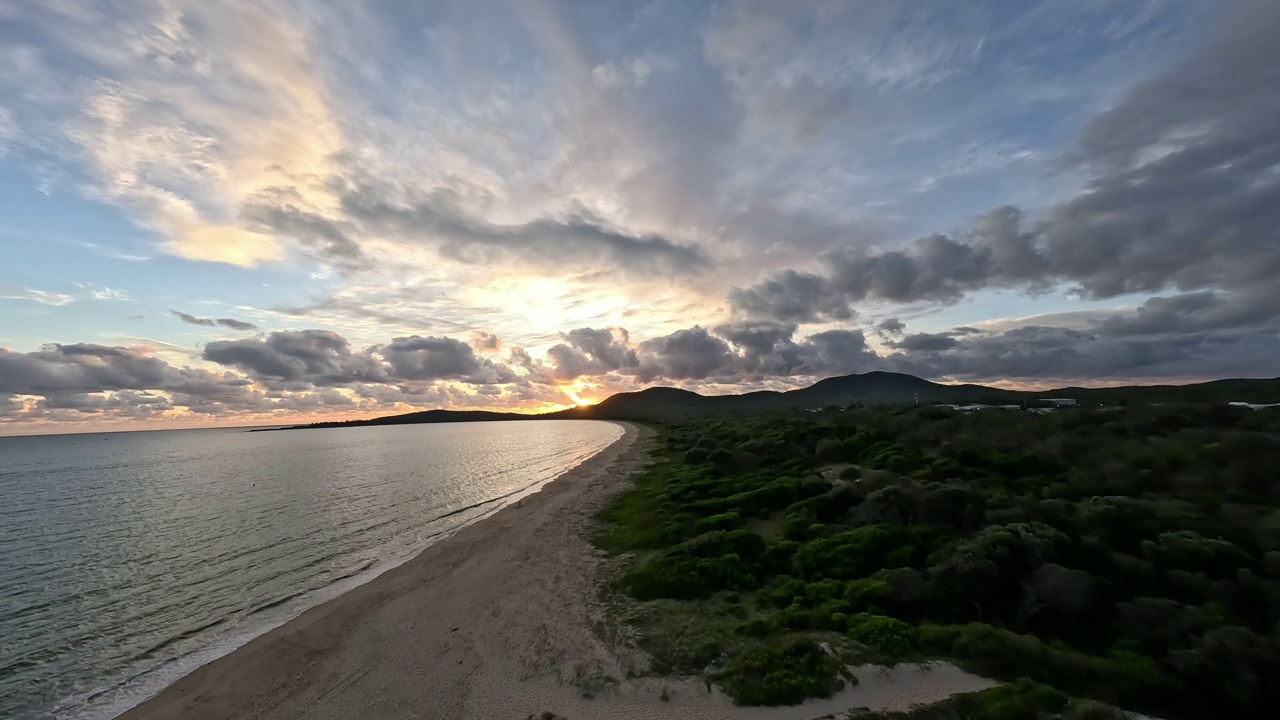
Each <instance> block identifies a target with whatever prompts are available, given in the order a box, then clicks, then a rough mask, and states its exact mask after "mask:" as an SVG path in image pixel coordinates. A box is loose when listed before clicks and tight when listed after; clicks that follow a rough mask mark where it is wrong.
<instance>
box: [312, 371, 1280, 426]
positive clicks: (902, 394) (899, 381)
mask: <svg viewBox="0 0 1280 720" xmlns="http://www.w3.org/2000/svg"><path fill="white" fill-rule="evenodd" d="M1048 397H1069V398H1073V399H1075V400H1077V401H1078V402H1079V403H1080V404H1081V405H1099V404H1120V403H1125V402H1218V403H1226V402H1230V401H1247V402H1255V403H1271V402H1280V378H1272V379H1266V380H1248V379H1229V380H1213V381H1210V382H1204V383H1196V384H1192V385H1129V386H1125V387H1114V388H1081V387H1066V388H1057V389H1053V390H1042V391H1024V390H1005V389H1003V388H994V387H988V386H986V385H972V384H966V385H944V384H942V383H935V382H932V381H929V380H925V379H924V378H919V377H916V376H914V375H906V374H903V373H891V372H878V371H877V372H868V373H860V374H854V375H842V376H839V377H831V378H826V379H824V380H819V381H818V382H816V383H814V384H813V385H810V386H809V387H806V388H798V389H796V390H788V391H786V392H778V391H773V390H761V391H756V392H749V393H743V394H741V395H699V394H698V393H695V392H691V391H689V390H681V389H679V388H672V387H651V388H646V389H644V390H638V391H635V392H625V393H618V394H616V395H611V396H610V397H608V398H606V399H605V400H602V401H601V402H599V403H597V404H595V405H589V406H585V407H578V408H569V409H567V410H558V411H556V412H550V413H542V414H536V415H534V414H527V413H513V412H492V411H488V410H422V411H418V412H411V413H404V414H400V415H386V416H383V417H378V418H371V419H369V420H347V421H343V422H323V423H313V424H311V425H298V426H294V427H295V428H324V427H357V426H363V425H409V424H417V423H441V422H484V421H493V420H554V419H582V420H628V419H631V420H652V419H661V418H666V417H673V416H679V415H689V414H698V413H708V412H751V411H766V410H788V409H813V408H822V407H829V406H832V405H838V406H845V405H854V404H859V403H860V404H864V405H888V404H897V403H913V402H917V401H918V402H921V403H939V402H941V403H992V404H998V403H1019V402H1022V401H1034V400H1037V399H1039V398H1048ZM286 429H293V428H286Z"/></svg>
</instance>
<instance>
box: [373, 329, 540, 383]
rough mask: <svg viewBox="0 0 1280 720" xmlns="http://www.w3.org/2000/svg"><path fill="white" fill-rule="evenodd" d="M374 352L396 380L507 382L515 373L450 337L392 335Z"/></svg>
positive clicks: (511, 380) (513, 378) (513, 377)
mask: <svg viewBox="0 0 1280 720" xmlns="http://www.w3.org/2000/svg"><path fill="white" fill-rule="evenodd" d="M376 352H377V353H378V354H379V355H381V356H382V357H383V358H384V359H385V360H386V362H387V363H388V364H389V365H390V376H391V377H393V378H395V379H398V380H458V381H461V382H466V383H471V384H476V385H484V384H494V383H508V382H514V381H515V380H516V375H515V373H513V372H512V371H511V370H510V369H509V368H508V367H507V366H506V365H503V364H501V363H497V362H494V361H491V360H487V359H484V358H481V357H479V356H477V355H476V354H475V351H474V350H473V349H472V348H471V346H470V345H468V344H467V343H464V342H462V341H461V340H455V339H453V338H449V337H420V336H418V335H412V336H409V337H400V338H395V339H394V340H392V341H391V342H390V343H388V344H387V345H383V346H379V347H378V348H377V349H376Z"/></svg>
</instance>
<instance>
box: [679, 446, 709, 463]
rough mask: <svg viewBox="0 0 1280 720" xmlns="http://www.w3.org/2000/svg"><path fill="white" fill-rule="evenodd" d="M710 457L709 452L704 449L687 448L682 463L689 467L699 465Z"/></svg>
mask: <svg viewBox="0 0 1280 720" xmlns="http://www.w3.org/2000/svg"><path fill="white" fill-rule="evenodd" d="M709 457H711V451H709V450H707V449H706V448H700V447H695V448H689V449H688V450H686V451H685V453H684V461H685V462H686V463H688V464H690V465H701V464H703V463H705V462H706V461H707V458H709Z"/></svg>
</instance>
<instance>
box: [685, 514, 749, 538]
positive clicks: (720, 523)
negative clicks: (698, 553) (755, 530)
mask: <svg viewBox="0 0 1280 720" xmlns="http://www.w3.org/2000/svg"><path fill="white" fill-rule="evenodd" d="M740 527H742V516H741V515H739V514H738V513H736V512H728V513H721V514H719V515H712V516H710V517H705V518H702V519H701V520H699V521H698V522H697V523H696V524H695V525H694V530H696V531H697V533H698V534H699V535H701V534H703V533H709V532H712V531H714V530H734V529H737V528H740Z"/></svg>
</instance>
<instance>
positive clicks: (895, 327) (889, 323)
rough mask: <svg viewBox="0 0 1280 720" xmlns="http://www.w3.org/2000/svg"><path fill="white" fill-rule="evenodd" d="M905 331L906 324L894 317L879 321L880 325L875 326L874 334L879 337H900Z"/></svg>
mask: <svg viewBox="0 0 1280 720" xmlns="http://www.w3.org/2000/svg"><path fill="white" fill-rule="evenodd" d="M906 331H907V324H906V323H904V322H902V321H901V320H899V319H898V318H896V317H895V318H889V319H887V320H881V321H880V324H878V325H876V332H878V333H879V334H881V335H901V334H902V333H904V332H906Z"/></svg>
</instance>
